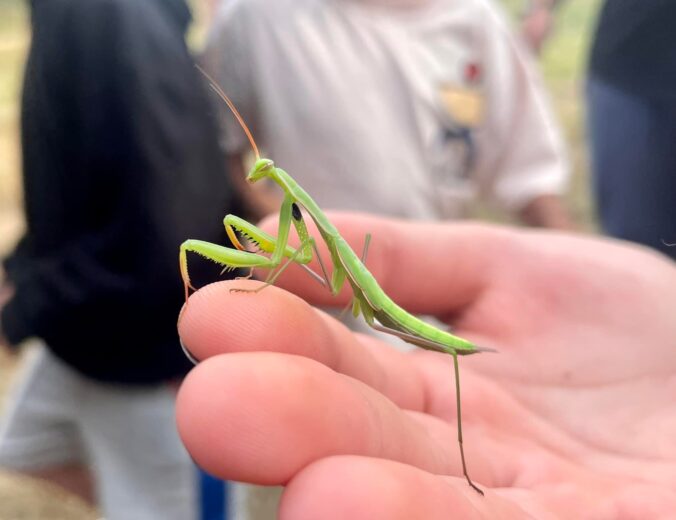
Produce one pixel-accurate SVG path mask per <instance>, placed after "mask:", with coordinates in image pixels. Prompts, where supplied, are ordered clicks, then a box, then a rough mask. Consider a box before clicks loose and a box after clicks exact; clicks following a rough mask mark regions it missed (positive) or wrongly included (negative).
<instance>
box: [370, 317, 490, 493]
mask: <svg viewBox="0 0 676 520" xmlns="http://www.w3.org/2000/svg"><path fill="white" fill-rule="evenodd" d="M368 324H369V325H370V326H371V327H373V328H374V329H376V330H379V331H380V332H385V333H387V334H392V335H393V336H397V337H398V338H401V339H403V340H404V341H407V342H409V343H413V344H415V345H418V346H419V347H422V348H425V349H427V350H433V351H436V352H441V353H443V354H450V355H451V356H453V369H454V371H455V404H456V414H457V418H458V446H459V447H460V461H461V462H462V474H463V475H464V477H465V479H466V480H467V483H468V484H469V485H470V487H471V488H472V489H474V490H475V491H476V492H477V493H479V494H480V495H483V494H484V492H483V491H482V490H481V489H480V488H479V487H478V486H476V485H475V484H474V482H472V479H471V478H469V473H468V472H467V464H466V463H465V449H464V448H463V444H462V409H461V407H460V370H459V368H458V353H457V352H449V351H448V350H444V349H442V348H441V345H440V344H437V343H435V342H433V341H431V340H427V339H425V338H421V337H419V336H415V335H414V334H409V333H408V332H404V331H401V330H396V329H392V328H390V327H385V326H383V325H381V324H380V323H378V322H376V321H375V320H370V321H369V322H368Z"/></svg>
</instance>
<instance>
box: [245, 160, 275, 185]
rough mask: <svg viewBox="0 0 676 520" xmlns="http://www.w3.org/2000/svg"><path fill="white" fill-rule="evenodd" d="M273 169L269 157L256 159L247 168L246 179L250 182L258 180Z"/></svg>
mask: <svg viewBox="0 0 676 520" xmlns="http://www.w3.org/2000/svg"><path fill="white" fill-rule="evenodd" d="M273 171H275V163H274V162H272V161H271V160H270V159H257V160H256V162H255V163H254V165H253V166H252V167H251V169H250V170H249V173H248V174H247V176H246V180H247V181H249V182H252V183H253V182H256V181H259V180H261V179H263V178H264V177H267V176H268V175H270V174H271V173H272V172H273Z"/></svg>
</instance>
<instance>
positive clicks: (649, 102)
mask: <svg viewBox="0 0 676 520" xmlns="http://www.w3.org/2000/svg"><path fill="white" fill-rule="evenodd" d="M674 21H676V3H675V2H670V1H666V0H607V1H606V2H605V4H604V5H603V7H602V10H601V12H600V16H599V20H598V25H597V28H596V33H595V36H594V41H593V45H592V50H591V57H590V62H589V77H588V86H587V87H588V88H587V101H588V125H589V137H590V145H591V156H592V174H593V184H594V196H595V200H596V205H597V210H598V217H599V221H600V224H601V227H602V229H603V231H604V232H605V233H608V234H609V235H612V236H615V237H619V238H624V239H626V240H632V241H634V242H639V243H642V244H646V245H649V246H651V247H654V248H656V249H658V250H660V251H662V252H664V253H666V254H667V255H669V256H671V258H674V259H676V249H674V248H673V247H669V246H667V245H666V244H665V242H674V241H675V240H676V205H675V204H674V200H675V199H676V147H674V143H675V142H676V32H674V30H673V23H674Z"/></svg>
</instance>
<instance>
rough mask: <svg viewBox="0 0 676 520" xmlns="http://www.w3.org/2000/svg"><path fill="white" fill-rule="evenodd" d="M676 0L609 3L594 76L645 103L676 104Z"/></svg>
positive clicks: (597, 40)
mask: <svg viewBox="0 0 676 520" xmlns="http://www.w3.org/2000/svg"><path fill="white" fill-rule="evenodd" d="M675 25H676V1H674V0H607V1H606V2H605V5H604V6H603V9H602V11H601V14H600V17H599V22H598V26H597V29H596V35H595V39H594V44H593V47H592V53H591V62H590V75H592V76H594V77H596V78H599V79H601V80H602V81H604V82H606V83H608V84H611V85H615V86H617V87H619V88H622V89H624V90H628V91H631V92H634V93H637V94H639V95H641V96H644V97H645V98H652V99H671V100H674V99H676V29H674V26H675Z"/></svg>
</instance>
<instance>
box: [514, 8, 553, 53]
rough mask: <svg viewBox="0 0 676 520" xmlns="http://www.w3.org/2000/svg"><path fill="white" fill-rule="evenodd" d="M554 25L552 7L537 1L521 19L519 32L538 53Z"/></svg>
mask: <svg viewBox="0 0 676 520" xmlns="http://www.w3.org/2000/svg"><path fill="white" fill-rule="evenodd" d="M553 27H554V14H553V13H552V7H551V6H549V5H546V4H542V3H538V4H537V5H536V6H534V7H533V8H532V9H531V10H530V11H528V13H526V14H525V15H524V17H523V19H522V20H521V33H522V35H523V38H524V40H526V43H527V44H528V46H529V47H530V48H531V50H532V51H533V52H534V53H535V54H540V52H541V51H542V46H543V45H544V43H545V41H547V38H549V35H550V34H551V32H552V29H553Z"/></svg>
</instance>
